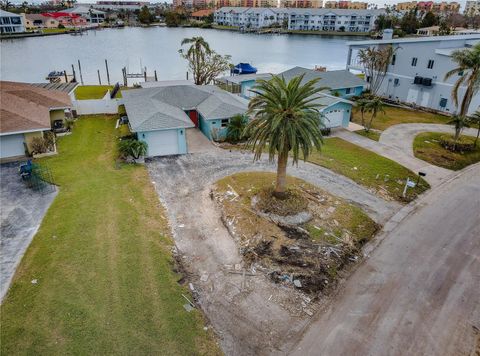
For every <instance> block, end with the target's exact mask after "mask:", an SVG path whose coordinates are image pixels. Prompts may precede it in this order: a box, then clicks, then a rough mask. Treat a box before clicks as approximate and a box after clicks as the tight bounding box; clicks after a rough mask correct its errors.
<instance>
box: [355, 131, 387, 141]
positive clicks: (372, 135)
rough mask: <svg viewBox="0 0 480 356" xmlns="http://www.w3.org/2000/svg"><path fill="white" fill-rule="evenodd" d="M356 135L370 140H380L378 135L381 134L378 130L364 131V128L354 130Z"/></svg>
mask: <svg viewBox="0 0 480 356" xmlns="http://www.w3.org/2000/svg"><path fill="white" fill-rule="evenodd" d="M354 132H355V133H356V134H357V135H360V136H363V137H366V138H369V139H370V140H374V141H380V135H381V134H382V133H381V132H378V131H372V130H370V131H365V130H358V131H354Z"/></svg>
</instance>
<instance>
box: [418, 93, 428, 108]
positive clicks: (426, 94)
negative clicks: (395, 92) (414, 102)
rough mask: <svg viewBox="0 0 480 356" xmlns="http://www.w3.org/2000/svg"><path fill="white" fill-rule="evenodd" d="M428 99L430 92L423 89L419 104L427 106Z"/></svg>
mask: <svg viewBox="0 0 480 356" xmlns="http://www.w3.org/2000/svg"><path fill="white" fill-rule="evenodd" d="M429 99H430V93H428V92H426V91H424V92H423V96H422V102H421V103H420V106H423V107H426V108H428V102H429Z"/></svg>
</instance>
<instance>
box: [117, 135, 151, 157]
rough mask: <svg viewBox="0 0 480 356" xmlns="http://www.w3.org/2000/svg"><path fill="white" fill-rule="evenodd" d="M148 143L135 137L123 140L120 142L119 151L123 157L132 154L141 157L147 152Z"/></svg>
mask: <svg viewBox="0 0 480 356" xmlns="http://www.w3.org/2000/svg"><path fill="white" fill-rule="evenodd" d="M147 148H148V145H147V143H146V142H145V141H138V140H134V139H126V140H121V141H120V142H119V143H118V151H119V152H120V154H121V155H122V156H123V157H125V158H126V157H128V156H132V157H133V158H135V159H139V158H140V156H145V155H146V154H147Z"/></svg>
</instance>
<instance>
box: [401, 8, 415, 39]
mask: <svg viewBox="0 0 480 356" xmlns="http://www.w3.org/2000/svg"><path fill="white" fill-rule="evenodd" d="M419 25H420V24H419V22H418V18H417V9H412V10H410V11H408V12H407V13H406V14H405V15H403V17H402V20H401V21H400V27H401V29H402V30H403V31H405V32H406V33H407V34H412V33H416V32H417V30H418V28H419V27H420V26H419Z"/></svg>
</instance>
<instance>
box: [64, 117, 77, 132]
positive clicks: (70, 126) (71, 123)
mask: <svg viewBox="0 0 480 356" xmlns="http://www.w3.org/2000/svg"><path fill="white" fill-rule="evenodd" d="M74 125H75V120H73V119H66V120H65V128H66V129H67V130H68V131H72V129H73V126H74Z"/></svg>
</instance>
